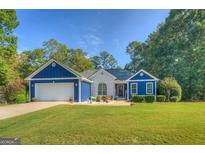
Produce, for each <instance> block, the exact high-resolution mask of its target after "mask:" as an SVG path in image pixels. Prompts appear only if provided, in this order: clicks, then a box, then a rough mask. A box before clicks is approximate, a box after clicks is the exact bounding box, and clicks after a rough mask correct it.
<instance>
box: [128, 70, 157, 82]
mask: <svg viewBox="0 0 205 154" xmlns="http://www.w3.org/2000/svg"><path fill="white" fill-rule="evenodd" d="M140 72H144V73H145V74H147V75H149V76H150V77H152V78H153V79H154V80H156V81H158V80H159V79H158V78H156V77H155V76H153V75H151V74H150V73H148V72H147V71H145V70H143V69H141V70H139V71H138V72H137V73H135V74H134V75H133V76H131V77H130V78H129V79H127V81H129V80H130V79H132V78H133V77H134V76H136V75H137V74H139V73H140ZM149 80H150V79H149ZM131 81H134V80H131Z"/></svg>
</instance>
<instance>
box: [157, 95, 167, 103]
mask: <svg viewBox="0 0 205 154" xmlns="http://www.w3.org/2000/svg"><path fill="white" fill-rule="evenodd" d="M165 100H166V96H165V95H157V102H165Z"/></svg>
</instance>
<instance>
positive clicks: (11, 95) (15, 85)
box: [4, 80, 25, 103]
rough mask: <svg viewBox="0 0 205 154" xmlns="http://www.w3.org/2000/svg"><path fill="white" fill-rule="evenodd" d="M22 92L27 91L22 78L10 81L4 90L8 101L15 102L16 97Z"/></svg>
mask: <svg viewBox="0 0 205 154" xmlns="http://www.w3.org/2000/svg"><path fill="white" fill-rule="evenodd" d="M20 93H25V86H24V85H23V84H22V81H20V80H16V81H14V82H12V83H9V84H8V85H7V86H6V87H5V90H4V95H5V99H6V101H7V102H8V103H15V100H16V97H17V95H18V94H20Z"/></svg>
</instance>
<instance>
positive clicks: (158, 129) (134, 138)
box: [0, 103, 205, 144]
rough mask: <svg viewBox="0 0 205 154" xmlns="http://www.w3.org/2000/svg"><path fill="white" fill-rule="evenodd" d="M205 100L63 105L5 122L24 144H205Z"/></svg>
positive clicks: (1, 130)
mask: <svg viewBox="0 0 205 154" xmlns="http://www.w3.org/2000/svg"><path fill="white" fill-rule="evenodd" d="M204 121H205V103H153V104H146V103H141V104H136V105H133V106H120V107H116V106H69V105H59V106H56V107H52V108H49V109H46V110H41V111H38V112H33V113H29V114H26V115H22V116H18V117H15V118H10V119H5V120H1V121H0V137H18V138H20V139H21V141H22V143H23V144H205V122H204Z"/></svg>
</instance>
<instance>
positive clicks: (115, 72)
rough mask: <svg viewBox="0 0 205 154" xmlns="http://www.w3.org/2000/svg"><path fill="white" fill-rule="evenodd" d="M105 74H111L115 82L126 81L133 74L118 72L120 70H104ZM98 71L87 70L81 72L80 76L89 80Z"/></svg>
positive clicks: (123, 71)
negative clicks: (115, 79)
mask: <svg viewBox="0 0 205 154" xmlns="http://www.w3.org/2000/svg"><path fill="white" fill-rule="evenodd" d="M105 70H106V71H107V72H109V73H110V74H112V75H113V76H115V77H116V78H117V80H127V79H128V78H130V77H131V76H132V75H133V74H134V73H131V72H129V71H127V70H120V69H105ZM97 71H98V70H97V69H95V70H87V71H84V72H82V73H81V74H82V75H83V76H85V77H86V78H89V77H90V76H91V75H93V74H95V73H96V72H97Z"/></svg>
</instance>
